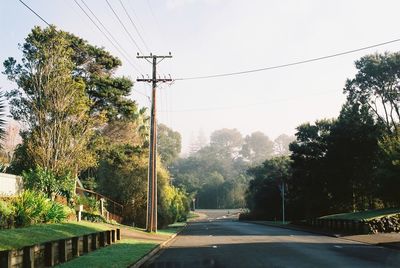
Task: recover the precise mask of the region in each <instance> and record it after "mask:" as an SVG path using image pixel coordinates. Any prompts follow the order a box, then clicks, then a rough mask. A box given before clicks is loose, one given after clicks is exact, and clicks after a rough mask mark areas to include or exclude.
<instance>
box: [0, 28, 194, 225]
mask: <svg viewBox="0 0 400 268" xmlns="http://www.w3.org/2000/svg"><path fill="white" fill-rule="evenodd" d="M21 49H22V61H21V63H17V60H15V59H14V58H9V59H7V60H6V61H5V62H4V67H5V71H4V74H6V75H7V77H8V78H9V79H10V80H11V81H12V82H15V83H16V85H17V88H16V89H13V90H9V91H8V93H7V96H8V98H9V101H10V111H11V114H12V116H13V118H14V119H15V120H17V121H18V122H20V123H21V124H22V125H23V129H24V131H23V132H22V133H21V136H22V143H21V144H20V145H19V146H18V147H17V148H16V150H15V153H14V156H13V159H12V162H11V167H10V168H9V171H10V172H12V173H15V174H18V175H20V174H22V175H23V177H24V185H25V187H26V188H28V189H33V190H36V191H40V192H42V193H45V194H46V195H47V196H48V197H53V196H54V195H55V194H61V195H64V196H67V197H70V196H71V192H74V191H73V190H74V188H75V186H76V183H75V179H76V178H77V177H79V178H80V179H81V181H83V184H84V185H88V186H90V188H91V189H92V190H95V191H98V192H100V193H101V194H103V195H105V196H107V197H111V198H112V199H114V200H115V201H118V202H119V203H121V204H123V205H124V207H125V210H124V215H123V216H124V220H125V221H126V222H127V223H129V224H132V223H133V222H135V224H137V225H139V226H144V222H145V212H146V201H147V200H146V193H147V189H146V185H147V161H148V135H147V133H148V129H149V127H148V126H149V122H148V116H147V115H146V113H147V111H146V109H145V108H142V109H140V108H139V106H138V105H137V104H136V102H135V101H133V100H131V99H130V98H129V96H130V93H131V91H132V87H133V81H131V80H130V79H128V78H126V77H117V76H115V75H114V74H115V72H116V70H117V68H118V67H119V66H120V65H121V61H120V60H119V59H118V58H116V57H114V56H112V55H111V54H110V53H109V52H107V51H106V50H104V49H103V48H98V47H95V46H93V45H90V44H89V43H88V42H87V41H85V40H83V39H81V38H79V37H77V36H74V35H72V34H70V33H68V32H64V31H60V30H57V29H56V28H55V27H54V26H50V27H47V28H44V29H43V28H40V27H35V28H33V29H32V31H31V33H30V34H29V35H28V37H27V38H26V39H25V43H24V44H22V45H21ZM0 106H1V105H0ZM0 108H1V107H0ZM159 130H160V132H159V134H160V135H159V137H158V138H159V141H160V145H161V147H160V157H161V160H162V162H163V163H164V164H165V165H168V164H169V163H170V162H172V161H173V160H174V159H175V158H176V157H177V155H178V154H179V152H180V146H181V144H180V142H181V141H180V135H179V133H177V132H175V131H173V130H171V129H169V128H168V127H166V126H164V125H160V126H159ZM1 134H2V132H1V121H0V136H1ZM158 167H159V169H158V174H159V196H160V198H159V199H158V202H159V204H158V208H159V215H160V220H159V224H160V226H165V225H167V224H169V223H172V222H173V221H175V220H178V219H184V218H185V217H186V213H187V212H188V200H187V197H186V194H185V192H183V191H181V190H178V189H175V188H174V187H172V186H170V182H169V180H170V177H169V173H168V172H167V171H166V169H165V168H164V167H163V165H159V166H158ZM75 199H76V200H75V203H77V204H79V203H80V202H81V201H82V200H80V199H79V198H75ZM86 207H87V208H88V209H89V210H94V208H93V207H92V206H91V205H90V204H86ZM55 209H56V208H54V210H55Z"/></svg>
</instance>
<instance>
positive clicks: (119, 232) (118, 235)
mask: <svg viewBox="0 0 400 268" xmlns="http://www.w3.org/2000/svg"><path fill="white" fill-rule="evenodd" d="M117 240H121V229H119V228H117Z"/></svg>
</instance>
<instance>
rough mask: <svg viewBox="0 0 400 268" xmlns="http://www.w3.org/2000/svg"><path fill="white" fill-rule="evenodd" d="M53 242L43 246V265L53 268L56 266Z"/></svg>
mask: <svg viewBox="0 0 400 268" xmlns="http://www.w3.org/2000/svg"><path fill="white" fill-rule="evenodd" d="M55 255H56V254H55V250H54V242H48V243H46V244H45V245H44V264H45V265H46V266H50V267H53V266H54V265H55V264H56V256H55Z"/></svg>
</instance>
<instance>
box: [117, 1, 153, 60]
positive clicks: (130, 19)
mask: <svg viewBox="0 0 400 268" xmlns="http://www.w3.org/2000/svg"><path fill="white" fill-rule="evenodd" d="M119 2H120V3H121V6H122V8H123V9H124V11H125V14H126V16H128V18H129V21H130V22H131V24H132V26H133V27H134V28H135V30H136V33H137V34H138V36H139V38H140V40H141V41H142V43H143V45H144V47H145V48H146V50H147V52H150V49H149V47H148V46H147V44H146V42H145V41H144V39H143V37H142V35H141V34H140V31H139V29H138V27H136V24H135V23H134V22H133V19H132V17H131V16H130V15H129V12H128V10H127V9H126V8H125V5H124V3H123V2H122V0H119Z"/></svg>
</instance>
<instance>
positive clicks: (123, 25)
mask: <svg viewBox="0 0 400 268" xmlns="http://www.w3.org/2000/svg"><path fill="white" fill-rule="evenodd" d="M106 2H107V5H108V6H109V7H110V9H111V11H112V12H113V13H114V15H115V17H116V18H117V19H118V21H119V23H120V24H121V25H122V28H124V30H125V32H126V33H127V34H128V36H129V38H130V40H131V41H132V43H133V44H134V45H135V46H136V48H137V49H138V51H139V52H140V54H143V52H142V50H141V49H140V47H139V45H138V44H137V43H136V41H135V39H134V38H133V37H132V35H131V33H130V32H129V31H128V29H127V28H126V27H125V24H124V23H123V22H122V20H121V18H120V17H119V16H118V14H117V13H116V12H115V10H114V8H113V7H112V6H111V4H110V2H109V1H108V0H106Z"/></svg>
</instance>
